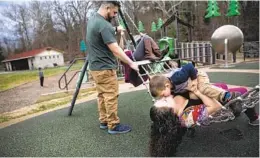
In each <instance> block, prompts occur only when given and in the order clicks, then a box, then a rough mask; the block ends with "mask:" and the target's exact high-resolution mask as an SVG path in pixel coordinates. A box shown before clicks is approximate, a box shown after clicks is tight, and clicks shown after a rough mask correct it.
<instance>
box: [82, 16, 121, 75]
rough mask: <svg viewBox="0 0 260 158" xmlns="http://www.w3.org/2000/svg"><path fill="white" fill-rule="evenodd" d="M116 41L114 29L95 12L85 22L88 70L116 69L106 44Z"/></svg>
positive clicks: (115, 63) (113, 58)
mask: <svg viewBox="0 0 260 158" xmlns="http://www.w3.org/2000/svg"><path fill="white" fill-rule="evenodd" d="M114 42H117V41H116V38H115V29H114V28H113V27H112V25H111V24H110V23H109V22H108V21H107V20H106V19H104V17H102V16H101V15H99V14H98V13H96V14H95V15H94V16H93V17H91V18H90V19H89V21H88V24H87V46H88V57H87V59H88V62H89V70H93V71H99V70H109V69H117V61H116V57H115V56H114V54H113V53H112V52H111V51H110V49H109V48H108V46H107V44H110V43H114Z"/></svg>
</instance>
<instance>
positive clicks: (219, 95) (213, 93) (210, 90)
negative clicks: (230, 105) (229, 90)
mask: <svg viewBox="0 0 260 158" xmlns="http://www.w3.org/2000/svg"><path fill="white" fill-rule="evenodd" d="M197 82H198V89H199V91H200V92H201V93H202V94H204V95H206V96H208V97H210V98H214V99H216V100H217V101H219V102H223V98H224V97H225V93H226V91H225V90H224V89H222V88H219V87H217V86H214V85H212V84H211V83H210V82H209V77H208V75H207V74H206V73H205V72H203V71H200V70H198V75H197Z"/></svg>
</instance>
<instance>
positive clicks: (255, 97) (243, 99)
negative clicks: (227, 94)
mask: <svg viewBox="0 0 260 158" xmlns="http://www.w3.org/2000/svg"><path fill="white" fill-rule="evenodd" d="M234 103H236V104H238V103H240V104H243V105H242V107H243V109H244V108H252V107H254V106H255V105H256V104H258V103H259V85H257V86H255V88H253V89H251V90H249V91H248V92H246V93H245V94H243V95H241V96H240V97H237V98H235V99H233V100H231V101H229V102H228V103H227V104H226V105H224V106H225V107H226V108H229V106H230V105H232V104H234ZM251 104H252V105H251Z"/></svg>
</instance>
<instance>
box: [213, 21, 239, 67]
mask: <svg viewBox="0 0 260 158" xmlns="http://www.w3.org/2000/svg"><path fill="white" fill-rule="evenodd" d="M243 42H244V35H243V33H242V31H241V30H240V29H239V28H238V27H236V26H234V25H224V26H221V27H219V28H218V29H216V30H215V31H214V33H213V34H212V36H211V44H212V47H213V49H214V50H215V51H216V52H217V53H220V54H224V53H225V67H228V59H227V55H228V53H229V52H231V53H232V54H233V62H236V52H237V50H238V49H239V48H240V47H241V46H242V44H243Z"/></svg>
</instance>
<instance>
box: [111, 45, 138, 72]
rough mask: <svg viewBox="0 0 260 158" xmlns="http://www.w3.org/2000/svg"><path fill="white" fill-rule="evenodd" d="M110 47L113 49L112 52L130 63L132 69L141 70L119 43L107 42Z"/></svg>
mask: <svg viewBox="0 0 260 158" xmlns="http://www.w3.org/2000/svg"><path fill="white" fill-rule="evenodd" d="M107 46H108V48H109V49H110V50H111V52H112V53H113V54H114V55H115V56H116V57H118V58H119V59H120V60H121V61H123V62H124V63H126V64H128V65H129V66H130V67H131V68H132V69H134V70H136V71H139V69H138V65H137V64H136V63H134V62H133V61H132V60H131V59H130V58H129V57H128V56H127V55H126V54H125V53H124V51H123V50H122V49H121V48H120V47H119V45H118V44H117V43H116V42H114V43H110V44H107Z"/></svg>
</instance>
